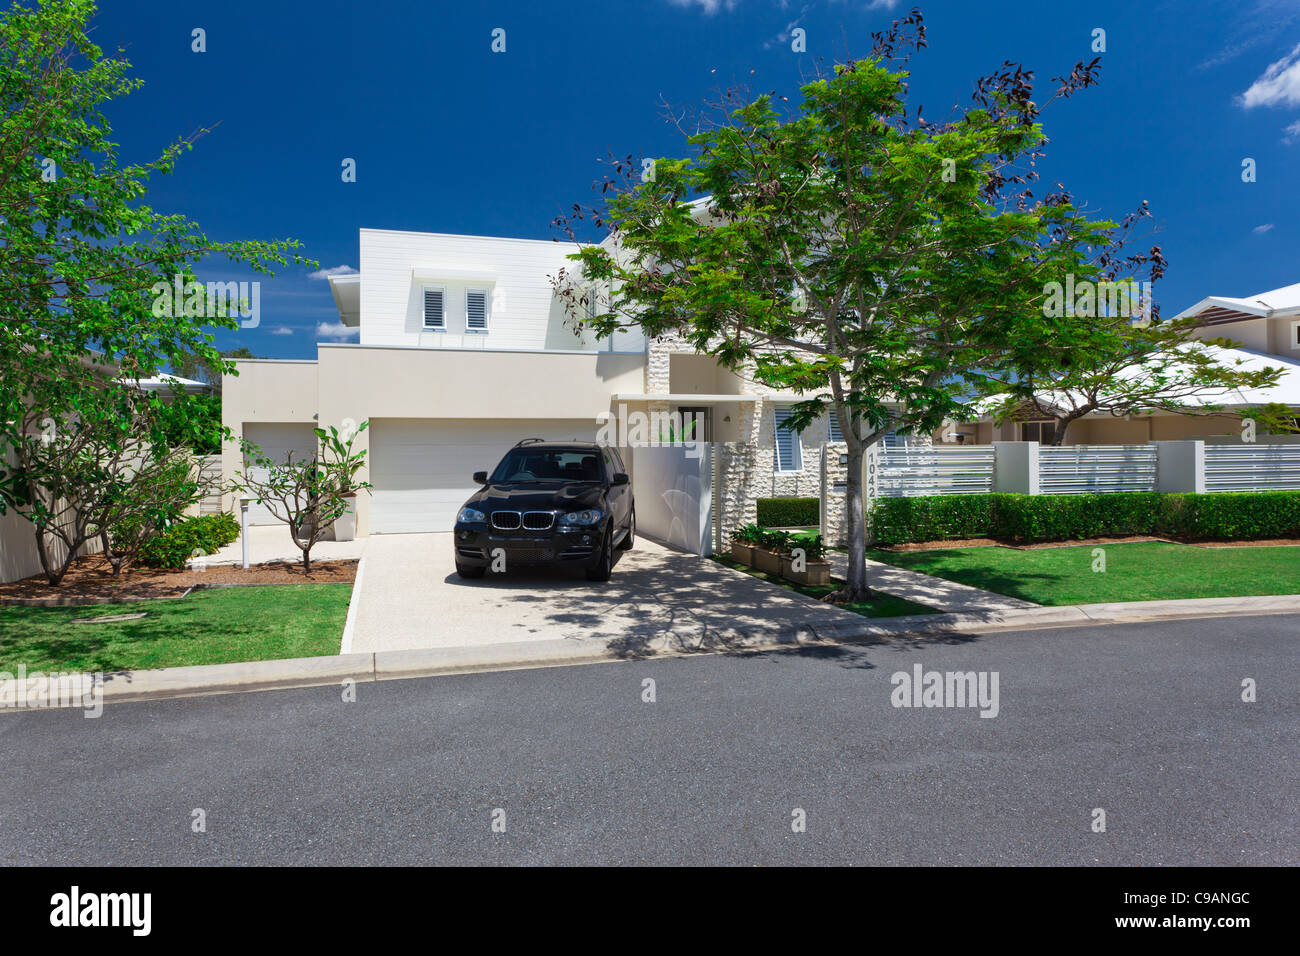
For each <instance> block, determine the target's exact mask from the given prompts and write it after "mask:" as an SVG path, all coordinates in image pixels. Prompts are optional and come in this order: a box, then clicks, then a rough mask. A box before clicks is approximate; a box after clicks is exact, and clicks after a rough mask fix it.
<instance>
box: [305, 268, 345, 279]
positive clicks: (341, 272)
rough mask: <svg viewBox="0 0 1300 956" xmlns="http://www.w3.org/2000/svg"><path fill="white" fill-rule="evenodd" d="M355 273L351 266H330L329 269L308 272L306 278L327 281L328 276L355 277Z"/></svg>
mask: <svg viewBox="0 0 1300 956" xmlns="http://www.w3.org/2000/svg"><path fill="white" fill-rule="evenodd" d="M356 271H357V270H356V269H354V268H352V267H351V266H332V267H330V268H329V269H317V270H316V271H315V272H309V273H307V278H308V279H328V278H329V277H330V276H350V275H355V274H356Z"/></svg>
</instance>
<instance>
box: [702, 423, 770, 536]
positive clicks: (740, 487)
mask: <svg viewBox="0 0 1300 956" xmlns="http://www.w3.org/2000/svg"><path fill="white" fill-rule="evenodd" d="M756 451H757V449H755V447H754V446H753V445H752V444H750V443H748V442H716V443H714V445H713V461H714V466H713V467H714V472H713V480H714V491H715V496H716V499H715V500H716V503H717V506H716V507H715V508H714V521H716V522H718V524H719V525H720V526H721V533H722V550H724V551H725V550H727V549H728V548H729V547H730V546H731V533H732V532H733V531H735V530H736V529H737V528H739V527H740V526H741V525H747V524H754V523H755V522H756V521H757V520H758V505H757V504H756V499H757V497H758V496H757V495H755V494H754V491H753V485H754V479H755V477H756V475H761V470H760V466H759V464H758V455H757V454H756Z"/></svg>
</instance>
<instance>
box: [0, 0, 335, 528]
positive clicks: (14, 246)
mask: <svg viewBox="0 0 1300 956" xmlns="http://www.w3.org/2000/svg"><path fill="white" fill-rule="evenodd" d="M93 12H94V4H93V3H92V2H91V0H44V2H41V3H40V4H39V5H36V6H33V5H31V4H30V3H24V2H22V0H19V2H17V3H15V4H14V5H13V6H12V7H11V8H10V9H9V10H8V11H7V12H5V13H3V14H0V105H2V106H3V109H4V123H3V126H0V453H2V452H5V451H6V450H8V451H9V452H10V454H11V456H12V452H13V450H14V449H16V448H18V447H19V446H21V445H22V444H23V442H24V441H25V436H24V435H23V434H22V433H21V431H20V430H19V427H18V423H20V422H23V421H25V420H26V419H27V415H26V409H27V408H28V407H29V406H32V405H34V406H35V407H37V408H39V409H41V411H42V417H47V418H51V419H54V420H56V421H63V420H65V419H70V418H71V417H73V416H75V415H77V414H78V413H79V412H80V406H81V405H82V404H92V405H93V404H95V403H96V402H97V401H98V400H97V399H96V398H94V397H93V396H94V394H95V391H96V389H98V388H100V387H101V385H102V382H103V381H104V380H106V379H116V378H122V379H127V380H130V379H137V378H147V377H149V376H152V375H155V374H158V373H159V372H161V371H162V370H164V369H166V368H167V367H174V366H175V365H176V364H177V363H178V362H180V361H182V360H184V359H186V358H187V357H192V356H198V357H199V358H200V359H202V360H203V361H205V362H206V363H207V364H208V366H209V367H210V368H211V369H213V370H214V371H215V370H219V369H225V368H226V367H227V366H228V365H229V363H228V362H227V361H226V360H225V359H223V358H222V356H221V355H220V353H218V352H217V350H216V349H215V348H214V346H213V342H214V333H213V331H212V330H214V329H220V328H227V329H234V328H238V326H239V316H238V314H237V310H236V309H235V308H233V307H232V304H231V303H230V301H229V299H228V298H227V299H225V300H224V301H218V299H219V298H220V296H218V295H216V294H214V293H215V292H216V291H217V290H214V289H213V288H212V285H215V284H209V285H208V286H205V285H203V284H202V283H200V282H199V281H198V280H197V278H196V276H195V271H194V270H195V267H196V266H197V265H198V264H199V263H201V262H202V261H203V260H205V259H206V258H208V257H224V258H225V259H227V260H229V261H231V262H235V263H239V264H241V265H243V266H245V267H247V268H249V269H251V270H252V271H254V272H261V273H265V274H271V271H272V267H273V266H275V265H277V264H278V265H284V264H286V263H288V262H290V261H292V262H295V263H301V264H305V265H313V266H314V265H315V263H311V262H309V261H307V260H304V259H303V258H302V257H301V256H299V255H298V253H297V251H296V250H297V249H298V248H299V243H297V242H296V241H292V240H281V241H274V242H263V241H230V242H222V241H215V240H212V239H209V238H208V237H207V236H206V235H205V234H204V233H203V232H202V231H201V230H200V229H199V228H198V226H197V225H196V224H195V223H193V222H191V221H190V220H189V219H187V218H186V217H185V216H183V215H180V214H176V213H164V212H160V211H158V210H155V209H153V208H152V207H150V206H149V205H148V204H147V203H146V202H145V195H146V191H147V188H148V183H149V179H150V177H151V176H153V175H165V174H167V173H170V172H171V171H172V169H173V168H174V166H175V164H176V162H177V161H178V160H179V158H180V156H181V154H182V153H184V152H186V151H187V150H189V149H191V148H192V146H193V144H194V141H195V140H196V139H197V138H198V137H199V136H201V135H203V134H204V133H205V132H206V131H205V130H200V131H199V132H198V133H196V134H194V135H192V136H189V137H186V138H184V139H181V140H178V141H176V142H174V143H172V144H171V145H170V146H168V147H167V148H166V149H165V150H164V151H163V152H162V154H161V156H159V157H158V158H157V159H156V160H154V161H153V162H149V163H143V164H132V165H120V164H119V163H118V160H117V147H116V144H115V143H113V141H112V140H111V138H110V137H111V131H110V129H109V125H108V121H107V118H106V117H105V115H104V113H103V111H102V110H103V107H104V106H105V104H106V103H108V102H109V101H111V100H114V99H117V98H119V97H122V96H125V95H128V94H130V93H131V92H132V91H134V90H136V89H137V88H138V87H139V86H140V83H141V81H139V80H136V79H132V78H130V77H129V76H128V68H129V63H128V62H127V61H126V60H125V59H124V58H122V57H121V56H120V55H119V56H116V57H112V56H105V55H104V53H103V52H102V51H101V50H100V49H99V48H98V47H97V46H95V45H94V44H93V43H92V42H91V41H90V39H89V37H88V36H87V25H88V22H89V20H90V18H91V16H92V14H93ZM177 285H179V287H180V288H181V289H182V290H184V292H185V298H184V303H183V305H182V304H178V303H175V302H172V301H171V297H170V295H169V296H167V297H163V296H160V295H159V290H160V289H171V288H174V287H176V286H177ZM113 407H114V406H113V405H112V403H109V404H101V405H100V406H99V408H100V409H101V410H103V411H106V412H111V410H112V409H113ZM197 408H198V405H197V404H196V405H191V404H190V403H188V402H185V403H183V404H182V405H180V406H178V409H177V412H178V414H179V413H180V412H183V411H187V410H191V409H197ZM129 425H130V423H129V422H128V421H125V420H124V421H121V422H119V426H120V428H122V429H127V428H128V426H129ZM6 503H8V504H13V503H14V502H13V501H6V499H4V498H3V497H2V496H0V509H2V508H3V507H4V506H5V505H6Z"/></svg>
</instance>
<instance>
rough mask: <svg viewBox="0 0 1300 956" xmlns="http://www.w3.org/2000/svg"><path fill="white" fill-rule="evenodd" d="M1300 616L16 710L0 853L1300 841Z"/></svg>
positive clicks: (871, 851)
mask: <svg viewBox="0 0 1300 956" xmlns="http://www.w3.org/2000/svg"><path fill="white" fill-rule="evenodd" d="M1298 630H1300V628H1298V627H1297V621H1296V619H1295V618H1294V617H1271V618H1267V617H1244V618H1239V619H1215V620H1206V621H1198V622H1176V623H1160V624H1142V625H1132V626H1126V627H1093V628H1073V629H1059V630H1039V631H1025V632H1021V633H1003V634H998V635H989V636H983V637H974V638H964V639H962V640H960V641H954V642H951V643H935V642H924V643H916V644H906V645H904V644H889V645H884V644H877V645H869V646H856V647H843V648H831V649H823V650H817V651H809V652H803V653H801V652H786V653H771V654H758V655H752V656H742V657H717V656H701V657H696V658H690V659H672V660H658V661H647V662H640V661H630V662H621V663H611V664H597V665H588V666H579V667H564V668H550V669H544V670H530V671H511V672H503V673H494V674H476V675H464V676H459V677H441V678H432V679H424V680H409V681H389V682H385V683H381V684H369V685H361V686H360V687H358V688H357V696H358V699H357V701H356V702H355V703H345V702H343V700H342V694H341V692H340V689H339V688H338V687H321V688H309V689H302V690H291V691H271V692H264V693H253V694H238V695H229V696H221V697H207V698H195V699H186V700H169V701H158V702H153V703H137V704H119V705H116V706H113V705H110V706H109V707H108V708H107V709H106V711H105V713H104V716H103V717H101V718H100V719H97V720H87V719H85V718H84V717H82V715H81V713H80V712H79V711H59V712H55V711H49V712H37V713H6V714H0V757H2V758H3V767H4V772H3V776H2V778H0V862H2V863H6V864H66V865H83V864H218V863H232V864H259V863H286V864H305V863H337V864H383V863H450V864H472V863H558V864H566V863H619V864H635V863H659V864H676V863H689V864H705V863H728V864H760V865H761V864H813V863H849V864H895V863H899V864H901V863H911V864H986V863H1000V864H1030V863H1040V864H1085V865H1087V864H1144V865H1153V864H1295V863H1298V862H1300V814H1298V813H1297V808H1298V806H1300V767H1298V766H1297V740H1300V695H1298V694H1297V689H1298V688H1300V653H1297V652H1298V651H1300V641H1298V640H1297V631H1298ZM915 664H921V665H922V666H923V667H924V668H925V669H926V670H931V669H934V670H939V671H971V670H973V671H977V672H978V671H997V672H998V675H999V682H998V689H999V694H998V704H999V712H998V715H997V716H996V717H993V718H981V717H980V716H979V715H978V712H977V711H976V710H974V709H970V708H896V707H894V706H892V705H891V693H892V692H893V690H894V687H893V686H892V684H891V675H892V674H893V673H895V672H898V671H905V672H911V670H912V668H913V665H915ZM647 678H650V679H653V681H654V682H655V687H654V690H655V697H656V701H655V702H654V703H648V702H645V701H643V699H642V697H643V693H644V692H643V681H644V680H645V679H647ZM1245 678H1253V679H1254V680H1255V681H1256V682H1257V685H1258V700H1257V701H1256V702H1254V703H1245V702H1243V701H1242V700H1241V693H1242V691H1241V683H1242V680H1243V679H1245ZM498 808H499V809H500V810H503V811H504V819H505V832H494V831H493V826H492V823H493V815H494V811H495V810H497V809H498ZM1094 808H1101V809H1103V810H1105V812H1106V829H1105V832H1093V829H1092V828H1093V819H1094V817H1093V809H1094ZM196 809H201V810H202V811H204V817H205V822H206V832H201V833H196V832H193V830H192V825H191V821H192V819H193V812H194V811H195V810H196ZM796 809H799V810H802V811H803V812H804V814H805V815H806V830H805V831H804V832H795V830H794V829H793V827H792V821H793V820H794V819H795V815H794V811H795V810H796ZM497 817H498V819H500V815H499V814H498V815H497Z"/></svg>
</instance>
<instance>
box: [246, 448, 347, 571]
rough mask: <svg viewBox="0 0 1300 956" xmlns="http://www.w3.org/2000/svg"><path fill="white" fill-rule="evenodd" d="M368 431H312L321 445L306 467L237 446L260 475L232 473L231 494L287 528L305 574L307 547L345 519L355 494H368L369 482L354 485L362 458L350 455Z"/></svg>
mask: <svg viewBox="0 0 1300 956" xmlns="http://www.w3.org/2000/svg"><path fill="white" fill-rule="evenodd" d="M369 425H370V423H369V422H362V423H361V425H360V427H358V428H357V429H356V430H355V431H351V430H349V431H345V432H344V433H340V432H339V430H338V429H337V428H335V427H334V426H333V425H331V426H330V427H329V430H328V431H326V430H325V429H323V428H315V429H312V430H313V431H314V432H315V433H316V438H317V440H318V441H319V443H320V444H319V448H318V449H317V450H316V452H315V454H314V455H313V456H312V458H311V459H310V460H309V461H306V462H301V461H295V460H294V459H293V453H292V452H291V453H289V454H288V455H286V456H285V460H284V461H283V462H277V461H273V460H272V459H270V458H268V457H267V456H266V454H265V453H264V452H263V451H262V449H261V448H259V447H258V446H257V445H255V444H254V443H253V442H250V441H248V440H247V439H241V440H240V445H241V447H242V449H243V452H244V460H245V461H246V462H248V464H249V467H250V468H256V469H257V470H258V471H259V472H262V473H264V474H254V473H252V472H251V471H248V472H236V474H235V479H234V490H235V491H237V492H241V493H243V494H246V495H249V496H250V497H252V498H254V499H255V500H256V501H257V502H258V503H259V504H262V505H265V506H266V509H267V511H269V512H270V513H271V516H272V517H273V518H275V519H276V520H277V521H282V522H284V523H285V524H287V525H288V526H289V534H290V535H291V536H292V537H293V543H294V545H295V546H296V547H297V548H298V549H299V550H301V551H302V567H303V570H304V571H306V572H307V573H309V574H310V573H311V549H312V547H313V546H314V545H315V544H316V542H317V541H320V540H321V539H322V538H323V537H325V534H326V532H328V531H329V529H330V528H331V527H332V526H333V525H334V522H335V521H337V520H338V519H339V518H341V517H343V515H345V514H347V512H348V510H349V509H350V508H351V507H352V499H353V498H355V497H356V495H357V492H359V491H369V490H370V484H369V482H364V481H357V479H356V475H357V472H358V471H360V470H361V467H362V466H363V465H364V464H365V459H366V453H365V452H364V451H358V452H354V451H353V450H352V443H353V442H354V441H356V437H357V435H358V434H360V433H361V432H362V431H364V430H365V429H366V428H367V427H369Z"/></svg>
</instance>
